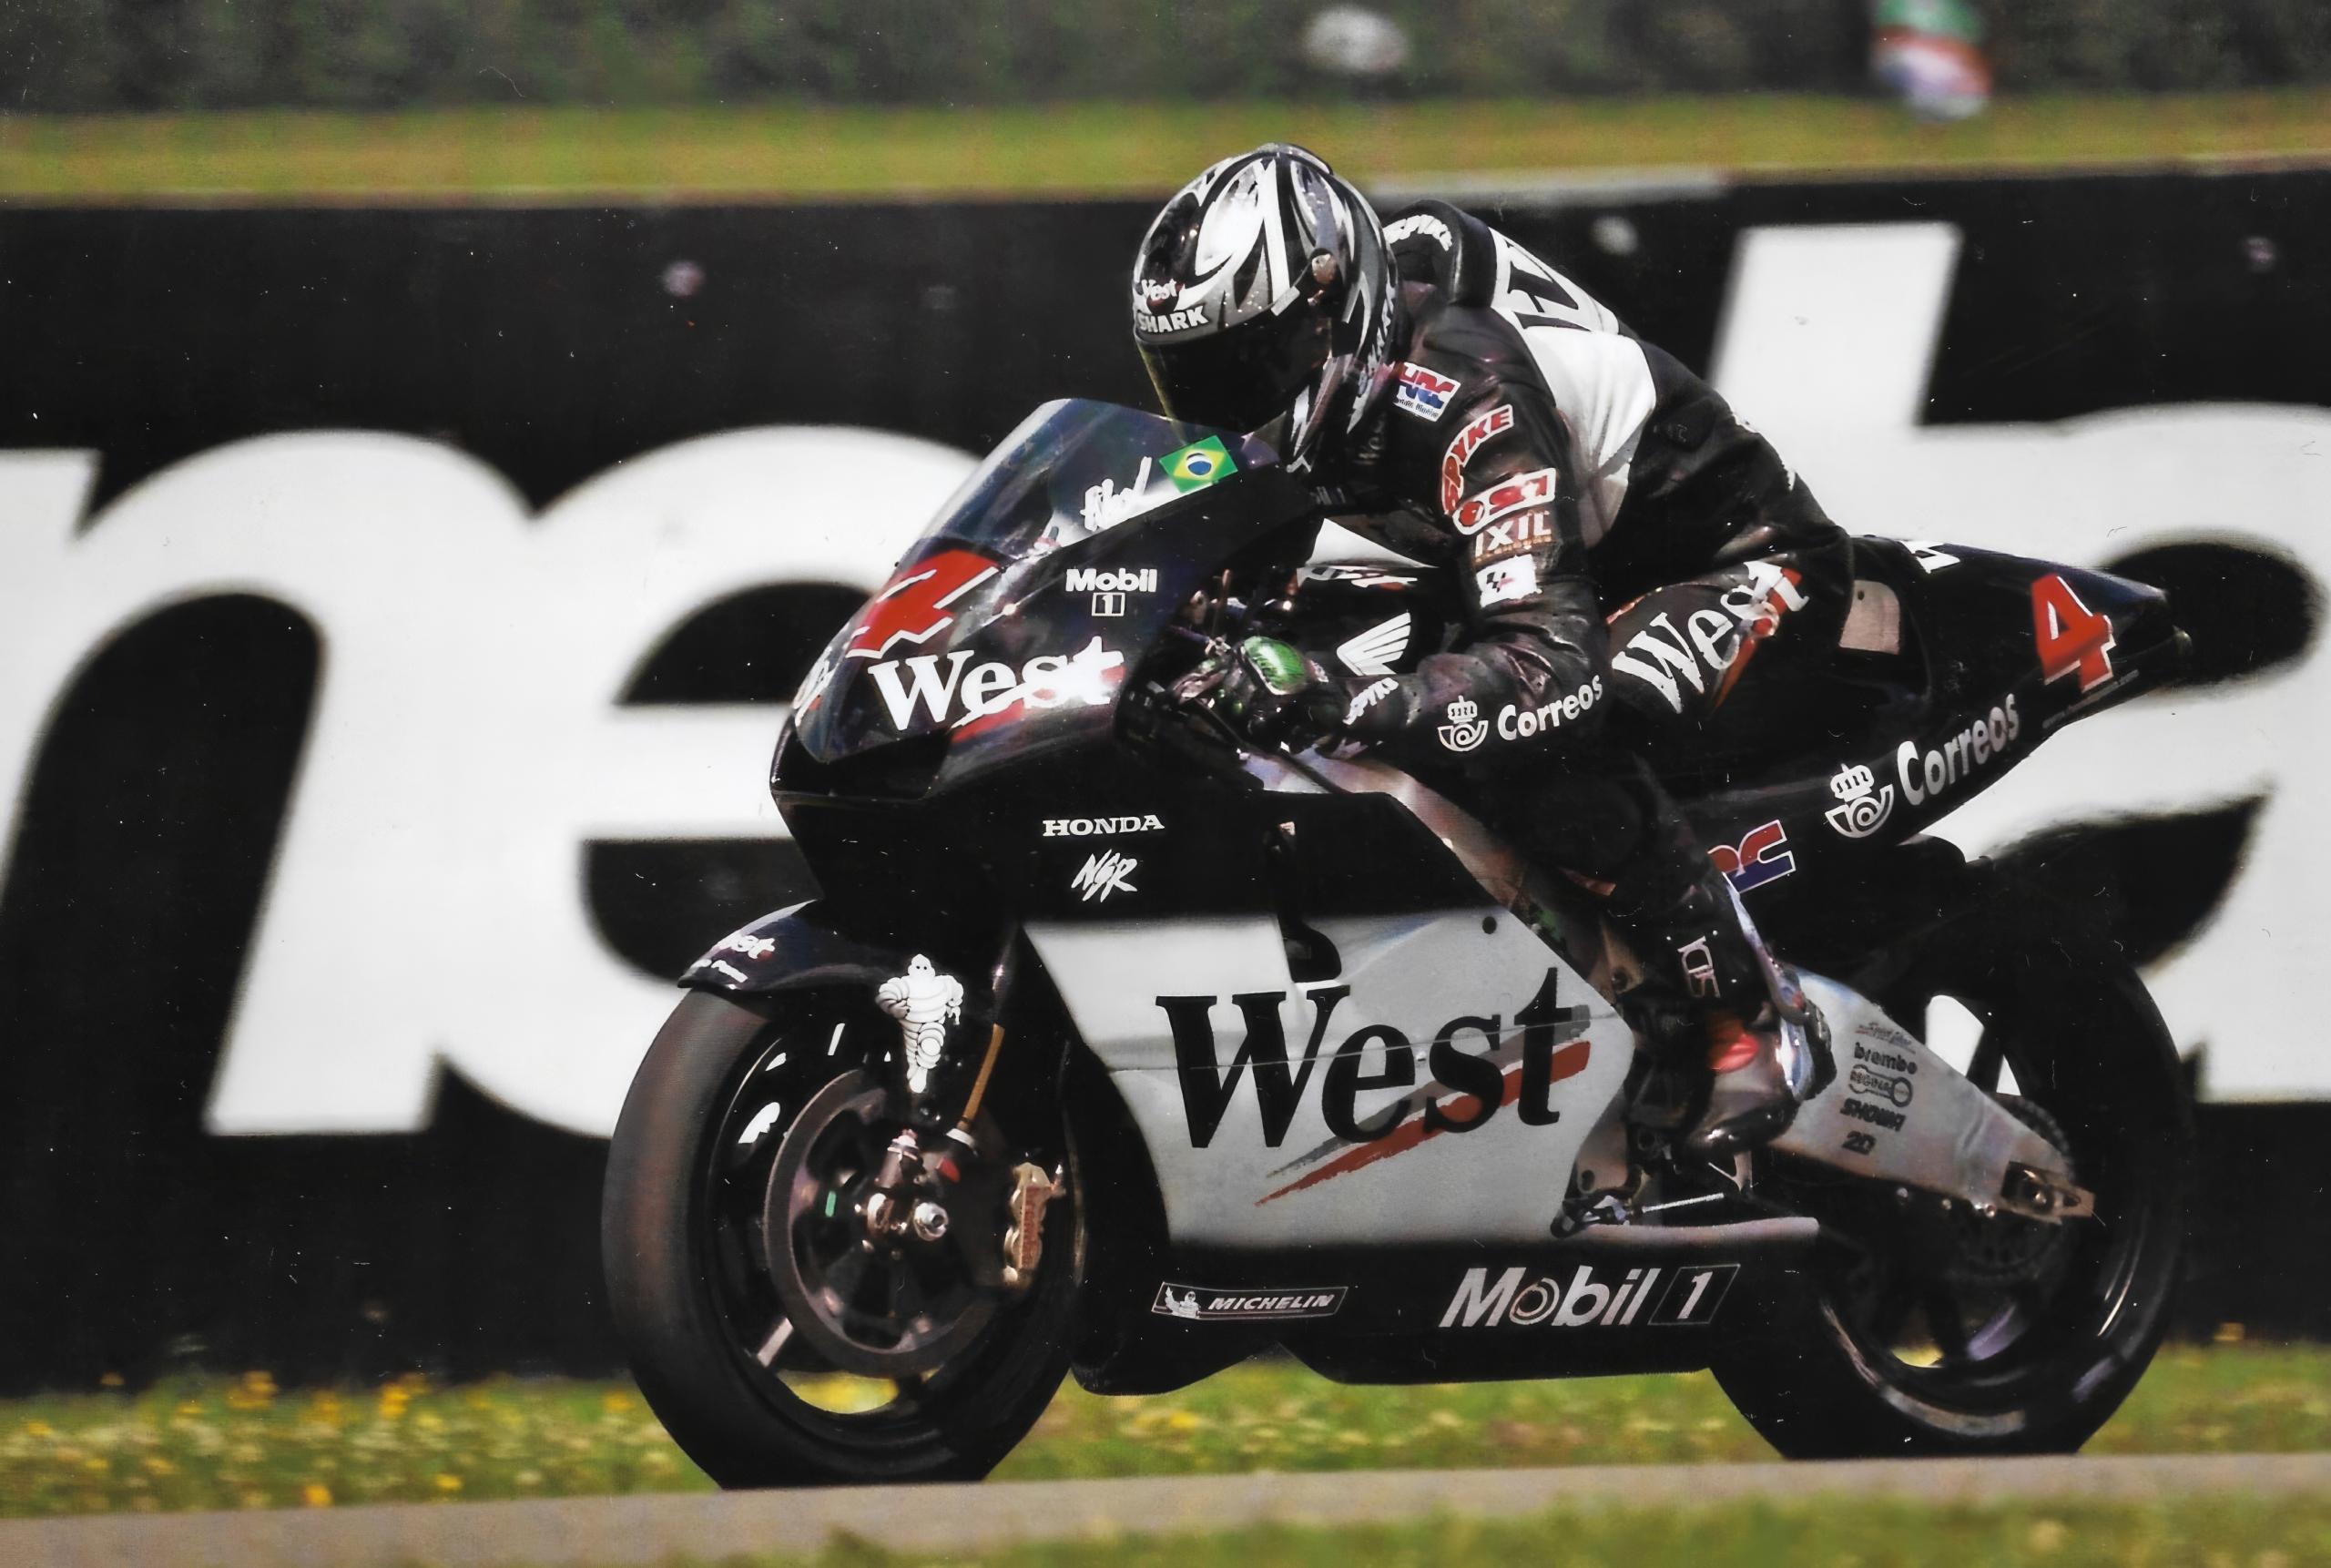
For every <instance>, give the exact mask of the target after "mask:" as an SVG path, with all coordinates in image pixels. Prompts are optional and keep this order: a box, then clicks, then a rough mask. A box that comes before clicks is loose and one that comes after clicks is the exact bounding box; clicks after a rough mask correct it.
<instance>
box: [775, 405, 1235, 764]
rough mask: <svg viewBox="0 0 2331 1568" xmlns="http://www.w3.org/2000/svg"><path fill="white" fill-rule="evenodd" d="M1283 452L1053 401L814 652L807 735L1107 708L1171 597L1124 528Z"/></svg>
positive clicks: (863, 734) (854, 739) (978, 723)
mask: <svg viewBox="0 0 2331 1568" xmlns="http://www.w3.org/2000/svg"><path fill="white" fill-rule="evenodd" d="M1273 463H1277V457H1276V455H1275V454H1274V453H1272V452H1271V450H1270V449H1269V448H1268V447H1267V446H1265V445H1263V444H1262V443H1259V442H1256V441H1254V440H1252V439H1250V438H1248V437H1246V436H1241V435H1237V434H1233V433H1229V432H1226V431H1216V430H1208V429H1206V428H1205V427H1203V426H1197V425H1191V424H1186V423H1178V422H1176V421H1173V420H1168V419H1163V418H1160V417H1158V416H1157V415H1155V414H1150V413H1143V412H1139V411H1137V410H1134V409H1129V408H1120V407H1118V406H1116V405H1115V404H1111V403H1101V402H1082V401H1070V402H1050V403H1046V404H1044V405H1043V407H1042V408H1039V409H1038V410H1036V412H1034V413H1033V414H1031V415H1029V417H1028V418H1027V419H1026V420H1024V421H1023V422H1022V423H1021V425H1020V427H1019V428H1018V429H1017V430H1015V431H1013V433H1011V434H1010V435H1009V436H1006V437H1005V438H1004V440H1003V443H1002V444H1001V445H999V446H998V447H997V448H996V449H995V450H994V451H993V452H992V453H989V454H988V457H987V459H986V461H985V462H983V463H981V464H980V466H979V467H978V469H977V470H975V471H974V472H973V473H972V475H971V477H970V478H969V479H967V480H965V481H964V483H963V485H962V488H961V489H960V490H958V491H957V492H956V493H955V494H954V495H953V496H952V498H951V499H950V500H949V501H948V503H947V504H946V505H945V506H944V507H942V509H941V510H940V512H939V514H938V515H937V517H936V518H934V519H933V521H932V523H931V526H930V527H929V528H928V529H926V530H925V531H924V534H923V536H922V537H921V539H920V540H918V541H917V542H916V544H915V545H913V546H912V547H911V549H909V550H908V551H907V553H906V555H905V556H904V557H903V559H902V560H901V563H900V565H899V567H898V570H897V571H896V572H895V573H894V574H893V575H892V576H891V580H890V582H889V583H887V584H885V585H883V587H882V588H881V590H880V592H878V593H877V594H876V595H875V596H874V597H873V598H871V599H870V600H869V601H868V602H867V604H866V605H865V606H864V607H863V608H861V609H860V611H859V613H858V614H857V615H856V616H853V617H851V619H850V623H849V625H847V626H844V627H842V629H841V630H840V633H838V634H837V635H836V636H835V637H834V639H833V641H832V642H831V643H830V644H829V645H828V646H827V647H826V650H825V652H824V653H823V654H822V655H820V656H819V659H818V662H817V663H816V664H815V665H814V666H812V667H811V668H810V671H809V677H808V678H807V679H806V680H804V681H803V682H802V685H801V688H800V691H799V695H798V696H797V697H796V698H795V705H794V722H795V725H796V727H797V729H798V731H799V735H800V738H801V739H802V741H803V743H804V744H805V745H807V746H808V747H809V748H810V750H811V751H812V752H813V753H814V754H815V755H817V756H819V757H820V758H822V759H827V760H833V759H837V758H839V757H840V756H842V755H844V754H845V753H848V752H851V751H856V750H860V749H863V748H866V747H868V746H870V745H876V744H880V743H881V742H883V741H886V740H891V739H898V738H906V737H909V736H917V735H929V734H932V733H935V732H938V731H941V730H946V731H949V732H951V733H952V735H953V736H954V737H956V738H959V739H972V738H979V737H981V736H982V735H988V734H992V733H995V732H997V731H999V730H1002V729H1003V728H1007V727H1012V726H1015V725H1017V726H1020V727H1021V728H1023V729H1024V728H1026V727H1027V725H1028V723H1029V721H1032V720H1035V719H1037V718H1042V717H1043V716H1054V715H1058V716H1064V717H1066V718H1074V717H1075V710H1078V709H1096V708H1106V707H1107V706H1108V704H1109V703H1110V702H1111V701H1112V700H1113V699H1114V697H1115V692H1116V689H1117V687H1118V686H1119V684H1120V683H1121V682H1122V681H1123V679H1124V677H1125V670H1126V667H1127V663H1128V660H1129V659H1138V657H1139V656H1140V654H1141V652H1142V651H1143V647H1145V639H1146V636H1147V635H1148V633H1149V632H1150V631H1151V630H1152V629H1154V624H1155V623H1154V620H1153V619H1152V618H1151V617H1152V616H1154V615H1155V613H1156V612H1157V611H1159V610H1160V609H1161V608H1163V607H1166V606H1165V599H1166V598H1167V597H1168V595H1167V593H1166V592H1165V576H1166V575H1173V571H1174V569H1173V566H1172V565H1171V564H1170V563H1169V562H1167V561H1166V560H1165V555H1167V554H1170V552H1165V551H1164V550H1162V549H1161V550H1160V551H1156V552H1151V553H1148V554H1147V555H1145V559H1144V561H1143V563H1142V564H1139V565H1125V564H1123V563H1121V562H1117V561H1116V560H1115V556H1116V555H1118V554H1120V552H1116V551H1114V550H1113V549H1112V548H1111V543H1112V541H1113V540H1115V539H1117V538H1119V537H1121V536H1123V535H1119V534H1118V533H1117V532H1116V531H1118V530H1121V529H1125V524H1129V523H1131V522H1132V521H1133V520H1135V518H1144V519H1147V518H1149V516H1150V514H1154V513H1159V512H1162V511H1163V510H1164V509H1165V508H1166V507H1169V506H1172V505H1174V504H1176V503H1177V502H1181V501H1184V500H1186V499H1187V498H1189V497H1192V496H1194V495H1196V494H1198V493H1199V492H1202V491H1206V490H1208V489H1210V488H1211V487H1213V486H1214V485H1216V484H1221V483H1223V482H1224V481H1226V480H1230V479H1233V478H1235V477H1236V476H1237V474H1239V473H1242V472H1247V471H1251V470H1253V469H1256V468H1259V467H1263V466H1267V465H1269V464H1273ZM1160 521H1163V520H1162V519H1160ZM1133 532H1135V531H1132V530H1127V531H1126V534H1127V535H1130V534H1131V533H1133ZM1139 532H1143V533H1146V530H1142V531H1139ZM1161 574H1163V575H1161ZM1186 591H1187V590H1186V588H1185V589H1184V590H1183V592H1184V594H1185V595H1186ZM1039 728H1042V727H1041V726H1039Z"/></svg>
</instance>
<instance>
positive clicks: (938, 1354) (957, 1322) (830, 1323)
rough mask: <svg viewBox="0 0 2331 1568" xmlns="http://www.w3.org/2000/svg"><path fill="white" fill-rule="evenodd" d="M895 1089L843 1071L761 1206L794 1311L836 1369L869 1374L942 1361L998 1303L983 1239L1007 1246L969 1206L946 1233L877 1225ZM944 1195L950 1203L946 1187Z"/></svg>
mask: <svg viewBox="0 0 2331 1568" xmlns="http://www.w3.org/2000/svg"><path fill="white" fill-rule="evenodd" d="M891 1101H892V1095H891V1093H890V1091H889V1090H887V1089H886V1088H885V1087H884V1086H883V1085H882V1084H880V1082H878V1081H877V1080H876V1079H875V1078H874V1076H873V1075H872V1074H868V1073H864V1072H851V1073H846V1074H842V1075H841V1076H840V1077H839V1078H836V1079H835V1080H834V1081H833V1082H831V1083H830V1084H827V1085H826V1086H825V1087H824V1088H823V1089H821V1090H819V1092H818V1093H817V1094H816V1095H814V1096H812V1097H811V1099H810V1100H809V1104H807V1105H804V1106H803V1107H802V1109H801V1110H800V1111H799V1114H797V1115H795V1116H794V1118H793V1120H792V1122H791V1124H790V1125H789V1126H788V1127H787V1129H786V1132H785V1135H784V1138H783V1140H782V1145H781V1147H780V1149H779V1155H778V1157H777V1159H776V1160H775V1161H774V1162H773V1163H772V1164H771V1166H770V1170H769V1187H768V1196H767V1197H766V1198H765V1200H764V1202H763V1204H762V1236H763V1245H764V1247H766V1249H767V1253H768V1257H769V1268H770V1269H771V1271H772V1273H773V1275H774V1277H775V1281H776V1285H777V1290H778V1298H779V1302H780V1303H781V1304H782V1305H783V1307H784V1308H785V1311H786V1319H787V1321H788V1322H789V1323H790V1324H791V1325H792V1326H793V1327H794V1328H795V1329H797V1330H798V1331H799V1332H800V1333H801V1334H802V1336H803V1337H804V1338H805V1339H807V1340H808V1341H809V1344H810V1345H811V1346H812V1347H813V1348H814V1349H817V1350H818V1351H819V1353H820V1354H822V1355H823V1356H824V1357H825V1358H826V1359H829V1360H830V1361H831V1362H833V1363H834V1365H836V1366H837V1367H840V1368H841V1369H844V1370H847V1371H851V1372H858V1373H862V1374H865V1375H867V1376H870V1377H878V1378H881V1377H889V1378H915V1377H921V1376H923V1375H925V1374H927V1373H930V1372H931V1371H934V1370H936V1369H938V1368H940V1367H942V1366H943V1365H944V1364H945V1363H946V1361H947V1359H948V1358H949V1357H950V1356H952V1355H953V1354H954V1353H955V1352H956V1351H957V1350H960V1349H962V1347H963V1346H964V1345H965V1344H967V1343H968V1342H969V1341H970V1340H971V1339H972V1338H974V1337H975V1336H976V1335H977V1334H978V1333H979V1332H980V1330H981V1329H983V1328H985V1327H986V1326H987V1323H988V1321H989V1319H992V1317H993V1316H994V1313H995V1296H994V1293H993V1291H992V1290H991V1289H983V1288H981V1287H980V1286H979V1285H978V1284H977V1283H976V1281H975V1278H974V1268H975V1258H974V1257H973V1252H974V1249H975V1248H977V1247H979V1246H980V1245H981V1243H982V1242H988V1243H991V1244H992V1245H994V1246H995V1247H996V1249H997V1251H998V1252H999V1253H1000V1251H1001V1244H1000V1241H998V1240H997V1238H996V1237H993V1236H992V1234H991V1232H992V1227H987V1226H982V1225H981V1224H980V1223H979V1217H977V1216H974V1215H971V1214H965V1215H964V1216H963V1217H962V1219H961V1220H956V1221H951V1223H950V1226H949V1228H948V1230H947V1233H946V1234H945V1235H944V1236H942V1237H940V1238H939V1239H938V1240H936V1241H932V1242H923V1241H920V1240H918V1239H915V1238H913V1237H911V1235H910V1236H908V1237H879V1236H875V1235H873V1234H871V1233H870V1230H869V1227H868V1226H867V1223H866V1218H865V1211H866V1207H867V1204H868V1200H869V1199H870V1197H871V1196H872V1195H873V1194H874V1192H875V1189H876V1186H877V1180H876V1178H877V1176H879V1174H880V1170H881V1166H882V1162H883V1159H884V1156H885V1153H886V1151H887V1150H888V1148H889V1147H890V1144H891V1139H892V1137H894V1136H895V1135H897V1134H898V1132H899V1131H900V1130H901V1123H900V1122H899V1120H898V1118H897V1117H896V1116H895V1115H892V1114H891ZM933 1196H934V1197H937V1198H939V1199H941V1200H942V1207H947V1208H949V1209H950V1210H951V1211H953V1210H961V1209H962V1208H963V1207H965V1206H964V1205H963V1204H962V1203H961V1202H951V1201H947V1200H951V1199H952V1198H953V1197H954V1194H953V1193H952V1192H950V1191H948V1190H946V1189H945V1188H943V1187H942V1188H938V1189H934V1191H933Z"/></svg>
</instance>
